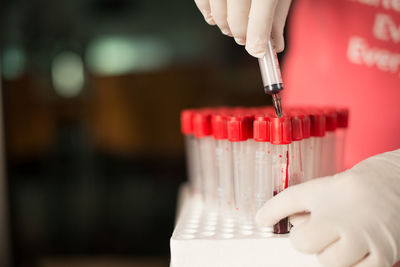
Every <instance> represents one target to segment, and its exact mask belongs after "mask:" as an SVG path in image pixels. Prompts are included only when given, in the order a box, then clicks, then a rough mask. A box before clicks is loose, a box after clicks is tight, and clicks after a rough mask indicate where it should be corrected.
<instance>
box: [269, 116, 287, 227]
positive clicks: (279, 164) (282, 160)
mask: <svg viewBox="0 0 400 267" xmlns="http://www.w3.org/2000/svg"><path fill="white" fill-rule="evenodd" d="M270 139H271V144H272V182H273V194H274V195H277V194H279V193H280V192H281V191H283V190H285V189H286V188H287V187H288V186H289V183H290V177H289V160H290V158H289V144H290V143H292V124H291V119H290V118H289V117H283V118H270ZM290 164H291V163H290ZM289 230H290V224H289V220H288V218H285V219H282V220H281V221H280V222H278V223H277V224H276V225H274V233H276V234H286V233H288V232H289Z"/></svg>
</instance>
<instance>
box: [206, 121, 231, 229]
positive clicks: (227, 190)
mask: <svg viewBox="0 0 400 267" xmlns="http://www.w3.org/2000/svg"><path fill="white" fill-rule="evenodd" d="M211 123H212V129H213V136H214V139H215V140H216V148H215V158H216V161H215V163H216V173H217V184H218V189H217V193H218V209H219V213H220V215H221V216H222V218H223V220H224V221H229V220H231V219H232V216H233V208H234V198H233V176H232V151H231V143H230V142H229V141H228V126H227V115H225V114H213V115H212V119H211Z"/></svg>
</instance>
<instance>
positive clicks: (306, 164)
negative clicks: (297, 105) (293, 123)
mask: <svg viewBox="0 0 400 267" xmlns="http://www.w3.org/2000/svg"><path fill="white" fill-rule="evenodd" d="M291 115H292V116H293V117H296V118H299V119H300V120H301V131H302V134H301V135H302V139H301V140H300V141H299V142H300V146H301V161H302V167H303V182H306V181H308V180H310V179H311V177H312V173H313V171H314V164H313V161H312V160H313V153H314V149H313V147H312V139H310V137H311V121H310V116H309V115H308V114H307V112H305V111H299V110H296V111H294V112H292V113H291Z"/></svg>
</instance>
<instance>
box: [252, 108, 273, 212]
mask: <svg viewBox="0 0 400 267" xmlns="http://www.w3.org/2000/svg"><path fill="white" fill-rule="evenodd" d="M253 135H254V141H255V142H256V143H255V174H254V186H255V187H254V202H255V209H256V211H258V210H259V209H260V208H261V207H262V206H263V205H264V203H265V202H267V201H268V200H269V199H270V198H272V196H273V188H272V172H271V168H272V146H271V143H270V125H269V118H268V116H265V115H258V116H255V118H254V123H253Z"/></svg>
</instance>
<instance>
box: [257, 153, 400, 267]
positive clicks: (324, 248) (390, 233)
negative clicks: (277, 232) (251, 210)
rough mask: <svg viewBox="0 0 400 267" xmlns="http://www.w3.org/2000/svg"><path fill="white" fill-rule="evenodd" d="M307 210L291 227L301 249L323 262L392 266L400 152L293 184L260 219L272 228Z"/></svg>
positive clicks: (399, 213) (399, 210)
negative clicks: (303, 218)
mask: <svg viewBox="0 0 400 267" xmlns="http://www.w3.org/2000/svg"><path fill="white" fill-rule="evenodd" d="M303 212H309V213H310V217H309V218H308V219H307V220H305V221H304V222H302V223H300V224H297V225H296V227H294V228H293V229H292V230H293V231H291V233H290V239H291V241H292V244H293V246H294V247H295V248H296V249H298V250H299V251H302V252H304V253H315V254H317V255H318V259H319V261H320V263H321V264H322V265H323V266H338V267H339V266H343V267H346V266H356V267H367V266H368V267H373V266H376V267H378V266H379V267H386V266H387V267H390V266H392V265H393V264H394V263H395V262H397V261H398V260H399V259H400V251H399V250H400V150H397V151H393V152H388V153H384V154H380V155H377V156H374V157H371V158H369V159H367V160H364V161H363V162H361V163H359V164H357V165H356V166H355V167H353V168H352V169H350V170H348V171H346V172H343V173H340V174H337V175H335V176H332V177H326V178H320V179H315V180H312V181H310V182H307V183H304V184H300V185H297V186H293V187H289V188H288V189H286V190H285V191H283V192H281V193H279V194H278V195H277V196H275V197H274V198H272V199H271V200H270V201H268V202H267V203H266V204H265V205H264V207H263V208H262V209H261V210H260V211H259V212H258V214H257V218H256V220H257V223H258V224H260V225H263V226H272V225H273V224H275V223H276V222H278V221H279V220H280V219H282V218H285V217H287V216H291V215H295V214H301V213H303ZM303 217H304V216H303Z"/></svg>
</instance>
